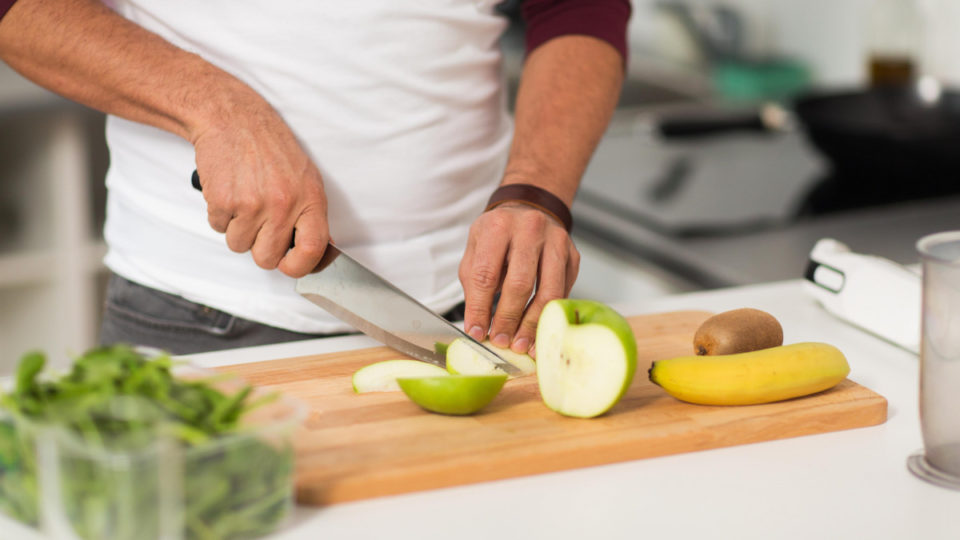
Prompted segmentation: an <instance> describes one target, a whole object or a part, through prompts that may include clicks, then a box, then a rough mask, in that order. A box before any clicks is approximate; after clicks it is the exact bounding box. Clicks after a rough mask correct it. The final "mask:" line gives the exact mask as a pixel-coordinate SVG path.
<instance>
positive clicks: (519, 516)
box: [0, 280, 960, 540]
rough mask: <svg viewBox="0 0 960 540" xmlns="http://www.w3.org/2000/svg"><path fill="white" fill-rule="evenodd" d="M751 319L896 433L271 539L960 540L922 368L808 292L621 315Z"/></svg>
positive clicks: (849, 434) (628, 472) (636, 473)
mask: <svg viewBox="0 0 960 540" xmlns="http://www.w3.org/2000/svg"><path fill="white" fill-rule="evenodd" d="M747 306H749V307H755V308H759V309H763V310H766V311H769V312H770V313H772V314H773V315H774V316H776V317H777V318H778V319H779V320H780V321H781V323H782V325H783V328H784V339H785V342H788V343H789V342H797V341H808V340H809V341H824V342H828V343H832V344H834V345H836V346H837V347H839V348H840V349H841V350H842V351H843V352H844V353H845V354H846V355H847V358H848V361H849V362H850V366H851V374H850V378H851V379H852V380H854V381H856V382H858V383H860V384H862V385H864V386H866V387H868V388H870V389H872V390H874V391H876V392H878V393H880V394H882V395H883V396H884V397H886V398H887V400H888V401H889V417H888V420H887V422H886V423H884V424H881V425H879V426H874V427H868V428H861V429H855V430H848V431H840V432H834V433H827V434H821V435H812V436H806V437H799V438H794V439H786V440H778V441H771V442H764V443H756V444H750V445H743V446H735V447H730V448H722V449H716V450H707V451H701V452H694V453H689V454H681V455H674V456H667V457H660V458H653V459H645V460H639V461H632V462H626V463H620V464H614V465H606V466H601V467H591V468H586V469H579V470H573V471H565V472H558V473H550V474H542V475H537V476H530V477H524V478H516V479H510V480H501V481H496V482H488V483H482V484H473V485H468V486H462V487H456V488H448V489H441V490H435V491H429V492H421V493H414V494H408V495H399V496H392V497H384V498H380V499H374V500H369V501H363V502H356V503H350V504H341V505H335V506H331V507H327V508H309V507H298V508H297V510H296V513H295V515H294V518H293V520H292V522H291V523H290V524H289V526H288V527H286V528H285V529H283V530H282V531H281V532H279V533H277V534H275V535H273V536H271V538H273V539H276V540H294V539H297V540H301V539H302V540H306V539H310V540H314V539H323V538H330V539H341V538H371V539H383V538H411V539H416V540H424V539H431V538H443V539H448V538H457V539H458V540H461V539H484V540H487V539H492V538H524V539H527V538H551V539H563V538H603V539H613V538H625V539H626V538H630V539H636V538H656V539H663V538H736V539H738V540H746V539H763V540H769V539H774V538H776V539H792V538H796V539H804V540H809V539H844V540H847V539H859V538H869V539H896V540H901V539H907V538H923V539H951V540H956V539H958V538H960V492H956V491H951V490H948V489H945V488H941V487H937V486H933V485H930V484H927V483H925V482H923V481H921V480H919V479H917V478H915V477H914V476H913V475H912V474H911V473H910V472H909V471H908V470H907V467H906V459H907V457H908V456H909V455H910V454H912V453H913V452H915V451H917V450H918V449H920V448H921V447H922V441H921V437H920V428H919V418H918V402H917V388H918V367H917V358H916V356H915V355H913V354H911V353H908V352H906V351H904V350H902V349H899V348H896V347H894V346H892V345H889V344H887V343H886V342H884V341H881V340H879V339H877V338H875V337H872V336H870V335H868V334H865V333H863V332H861V331H859V330H857V329H855V328H853V327H851V326H849V325H847V324H845V323H843V322H840V321H838V320H836V319H834V318H832V317H831V316H830V315H828V314H827V313H826V312H825V311H823V310H822V309H821V308H819V307H818V306H817V305H816V304H814V302H813V301H812V300H810V299H809V298H808V297H807V296H806V295H805V294H804V293H803V291H802V289H801V286H800V281H799V280H794V281H787V282H780V283H771V284H764V285H754V286H748V287H741V288H734V289H722V290H716V291H707V292H697V293H690V294H683V295H676V296H669V297H664V298H659V299H655V300H651V301H648V302H645V303H643V304H642V305H621V306H615V307H617V308H618V309H619V310H620V311H621V312H622V313H623V314H624V315H636V314H641V313H653V312H660V311H672V310H682V309H703V310H710V311H724V310H727V309H733V308H738V307H747ZM371 345H376V343H374V342H373V341H372V340H370V339H368V338H366V337H362V336H350V337H341V338H330V339H325V340H311V341H303V342H299V343H293V344H283V345H271V346H264V347H251V348H247V349H238V350H234V351H227V352H218V353H208V354H203V355H196V356H194V357H192V358H193V359H194V360H195V361H196V362H197V363H199V364H202V365H207V366H216V365H226V364H232V363H240V362H251V361H258V360H266V359H271V358H281V357H289V356H300V355H307V354H318V353H322V352H330V351H336V350H346V349H353V348H361V347H367V346H371ZM3 524H4V522H3V521H0V531H2V530H3V527H2V525H3ZM0 536H3V537H6V535H3V534H0Z"/></svg>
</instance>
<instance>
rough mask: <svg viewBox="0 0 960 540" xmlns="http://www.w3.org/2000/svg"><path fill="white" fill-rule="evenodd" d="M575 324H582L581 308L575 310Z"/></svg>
mask: <svg viewBox="0 0 960 540" xmlns="http://www.w3.org/2000/svg"><path fill="white" fill-rule="evenodd" d="M573 324H580V310H578V309H575V310H573Z"/></svg>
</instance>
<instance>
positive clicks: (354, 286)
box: [296, 244, 520, 375]
mask: <svg viewBox="0 0 960 540" xmlns="http://www.w3.org/2000/svg"><path fill="white" fill-rule="evenodd" d="M296 290H297V292H298V293H300V295H302V296H303V297H304V298H306V299H308V300H310V301H311V302H313V303H314V304H317V305H318V306H320V307H322V308H323V309H325V310H327V311H328V312H330V313H331V314H332V315H334V316H335V317H337V318H338V319H340V320H342V321H343V322H346V323H347V324H350V325H351V326H353V327H354V328H356V329H357V330H360V331H361V332H363V333H364V334H366V335H368V336H370V337H372V338H373V339H375V340H377V341H379V342H380V343H383V344H384V345H387V346H388V347H392V348H394V349H396V350H398V351H400V352H402V353H404V354H406V355H408V356H412V357H414V358H417V359H419V360H423V361H425V362H430V363H431V364H436V365H438V366H440V367H446V355H445V354H444V353H443V352H441V350H440V349H443V350H445V349H446V346H449V345H450V343H452V342H453V340H455V339H461V340H463V341H464V342H466V343H467V345H469V346H470V347H471V348H472V349H473V350H474V351H476V352H477V353H478V354H480V355H481V356H482V357H483V358H485V359H487V360H489V361H490V362H491V363H492V364H493V365H495V366H497V367H499V368H500V369H501V370H503V371H505V372H506V373H508V374H510V375H519V374H520V370H519V369H518V368H516V367H515V366H514V365H513V364H511V363H509V362H507V361H506V360H504V359H502V358H500V356H498V355H497V354H496V353H494V352H493V351H491V350H489V349H487V348H486V347H484V346H483V345H482V344H480V343H479V342H477V341H476V340H474V339H473V338H472V337H470V336H469V335H467V334H466V333H465V332H464V331H463V330H461V329H459V328H457V327H456V326H454V325H453V324H452V323H450V322H449V321H447V320H446V319H444V318H443V317H441V316H440V315H437V314H436V313H435V312H433V310H431V309H430V308H428V307H426V306H424V305H423V304H421V303H420V302H418V301H417V300H416V299H414V298H412V297H411V296H409V295H408V294H406V293H405V292H403V291H402V290H400V289H399V288H397V287H396V286H394V285H393V284H391V283H390V282H389V281H387V280H385V279H384V278H382V277H380V276H379V275H377V274H376V273H375V272H373V271H372V270H370V269H368V268H367V267H365V266H363V265H362V264H360V263H359V262H357V261H356V259H354V258H353V257H350V256H349V255H347V254H346V253H344V252H343V251H341V250H340V248H338V247H336V246H334V245H333V244H329V245H328V246H327V251H326V252H324V255H323V259H322V260H321V261H320V264H319V265H318V266H317V269H316V270H315V271H314V273H311V274H307V275H306V276H304V277H302V278H300V279H298V280H297V285H296ZM438 346H441V347H438Z"/></svg>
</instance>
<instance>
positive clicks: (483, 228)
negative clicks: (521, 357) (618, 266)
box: [460, 203, 580, 355]
mask: <svg viewBox="0 0 960 540" xmlns="http://www.w3.org/2000/svg"><path fill="white" fill-rule="evenodd" d="M579 268H580V253H579V252H578V251H577V248H576V247H575V246H574V245H573V240H572V239H571V238H570V235H569V233H567V231H566V230H565V229H564V228H563V225H561V224H560V223H559V222H558V221H557V220H555V219H554V218H552V217H550V216H549V215H547V214H545V213H544V212H542V211H540V210H537V209H536V208H532V207H530V206H526V205H523V204H520V203H504V204H501V205H499V206H497V207H496V208H494V209H493V210H490V211H488V212H484V213H483V214H481V215H480V217H478V218H477V219H476V221H474V222H473V225H472V226H471V227H470V237H469V239H468V240H467V250H466V253H464V256H463V260H462V261H461V263H460V283H461V284H462V285H463V290H464V293H465V295H466V312H465V314H464V329H465V330H466V331H467V333H468V334H470V336H471V337H473V338H474V339H477V340H482V339H483V338H484V337H486V336H488V335H489V336H490V340H491V341H492V342H493V344H494V345H496V346H498V347H510V348H511V349H512V350H513V351H515V352H518V353H526V352H529V353H530V354H531V355H534V354H535V350H534V349H531V347H532V346H533V345H534V340H535V339H536V330H537V320H538V319H539V318H540V312H541V311H543V307H544V305H546V303H547V302H549V301H550V300H553V299H555V298H564V297H566V296H567V294H569V293H570V289H571V287H573V283H574V281H575V280H576V279H577V272H578V271H579ZM498 292H499V293H500V300H499V302H498V303H497V308H496V313H493V314H492V315H493V316H492V323H491V313H492V312H493V302H494V297H495V296H496V294H497V293H498ZM531 296H532V298H531Z"/></svg>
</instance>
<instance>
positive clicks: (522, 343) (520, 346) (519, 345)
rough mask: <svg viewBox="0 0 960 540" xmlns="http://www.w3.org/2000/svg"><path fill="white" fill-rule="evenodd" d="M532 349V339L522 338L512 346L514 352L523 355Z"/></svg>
mask: <svg viewBox="0 0 960 540" xmlns="http://www.w3.org/2000/svg"><path fill="white" fill-rule="evenodd" d="M529 347H530V339H528V338H525V337H522V338H520V339H518V340H516V341H514V342H513V345H511V346H510V348H511V349H513V352H518V353H520V354H523V353H525V352H527V349H528V348H529Z"/></svg>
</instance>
